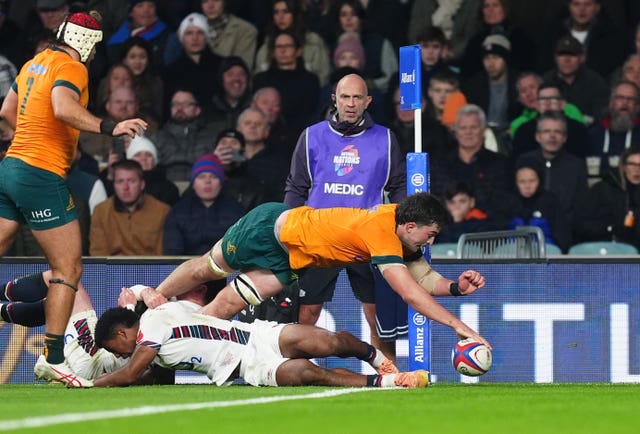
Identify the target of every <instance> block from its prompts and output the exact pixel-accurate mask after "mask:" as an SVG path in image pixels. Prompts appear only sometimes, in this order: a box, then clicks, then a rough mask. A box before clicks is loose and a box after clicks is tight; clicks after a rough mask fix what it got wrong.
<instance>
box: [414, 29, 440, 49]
mask: <svg viewBox="0 0 640 434" xmlns="http://www.w3.org/2000/svg"><path fill="white" fill-rule="evenodd" d="M434 41H435V42H440V43H441V44H442V45H446V44H447V37H446V36H445V35H444V32H443V31H442V29H441V28H440V27H437V26H431V27H427V28H426V29H424V30H422V31H421V32H420V33H418V34H417V35H416V44H426V43H427V42H434Z"/></svg>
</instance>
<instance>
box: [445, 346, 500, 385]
mask: <svg viewBox="0 0 640 434" xmlns="http://www.w3.org/2000/svg"><path fill="white" fill-rule="evenodd" d="M451 363H452V364H453V367H454V368H455V370H456V371H458V372H459V373H461V374H462V375H467V376H469V377H477V376H479V375H482V374H485V373H486V372H487V371H488V370H489V369H490V368H491V350H490V349H489V348H487V347H486V346H485V345H484V344H482V343H480V342H478V341H476V340H473V339H471V338H468V339H463V340H461V341H458V342H457V343H456V345H455V346H454V347H453V350H452V351H451Z"/></svg>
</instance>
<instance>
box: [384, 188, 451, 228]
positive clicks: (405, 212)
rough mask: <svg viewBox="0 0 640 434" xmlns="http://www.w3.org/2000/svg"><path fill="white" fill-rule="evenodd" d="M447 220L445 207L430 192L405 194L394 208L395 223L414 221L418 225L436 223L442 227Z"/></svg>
mask: <svg viewBox="0 0 640 434" xmlns="http://www.w3.org/2000/svg"><path fill="white" fill-rule="evenodd" d="M448 220H449V213H448V212H447V209H446V208H445V207H444V205H442V202H440V200H439V199H438V198H437V197H435V196H434V195H432V194H430V193H415V194H412V195H411V196H407V197H406V198H405V199H404V200H403V201H402V202H400V203H399V204H398V207H397V208H396V225H401V224H404V223H409V222H415V223H416V224H417V225H420V226H424V225H433V224H436V225H438V226H440V227H441V228H442V227H443V226H444V225H445V224H446V223H447V221H448Z"/></svg>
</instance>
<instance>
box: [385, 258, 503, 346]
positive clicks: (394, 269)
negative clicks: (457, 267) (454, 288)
mask: <svg viewBox="0 0 640 434" xmlns="http://www.w3.org/2000/svg"><path fill="white" fill-rule="evenodd" d="M463 274H464V273H463ZM382 276H383V277H384V278H385V280H386V281H387V282H388V283H389V285H390V286H391V288H392V289H393V290H394V291H396V292H397V293H398V295H400V297H402V299H403V300H404V301H405V303H407V304H408V305H409V306H411V307H413V308H414V309H415V310H416V311H417V312H419V313H421V314H422V315H424V316H425V317H427V318H429V319H431V320H433V321H436V322H439V323H440V324H443V325H446V326H448V327H451V328H452V329H453V330H454V331H455V332H456V334H457V335H458V336H459V337H461V338H474V339H475V340H477V341H480V342H482V343H483V344H485V345H486V346H487V347H489V348H491V345H490V344H489V342H488V341H487V340H486V339H485V338H483V337H482V336H480V335H479V334H478V333H476V332H475V331H474V330H472V329H471V328H470V327H469V326H467V325H466V324H465V323H463V322H462V321H460V319H459V318H457V317H456V316H455V315H453V314H452V313H451V312H449V311H448V310H447V309H445V308H444V306H442V305H441V304H440V303H438V302H437V301H436V299H435V298H434V297H433V296H431V295H430V294H428V293H427V292H426V291H425V290H424V289H423V288H422V287H421V286H420V285H418V283H417V282H416V281H415V280H414V279H413V277H412V276H411V273H409V270H407V268H406V267H404V266H402V265H401V264H398V265H394V266H387V267H384V269H383V271H382ZM445 280H446V279H445ZM449 282H450V281H449Z"/></svg>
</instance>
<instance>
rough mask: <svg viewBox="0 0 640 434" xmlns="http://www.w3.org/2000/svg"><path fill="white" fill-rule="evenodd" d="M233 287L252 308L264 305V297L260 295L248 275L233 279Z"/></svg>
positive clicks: (240, 275)
mask: <svg viewBox="0 0 640 434" xmlns="http://www.w3.org/2000/svg"><path fill="white" fill-rule="evenodd" d="M231 287H232V288H233V289H234V290H235V291H236V293H237V294H238V295H239V296H240V298H241V299H242V300H243V301H244V302H245V303H247V304H250V305H252V306H257V305H259V304H260V303H262V297H260V294H258V290H257V289H256V287H255V285H254V283H253V281H252V280H251V279H250V278H249V276H247V275H246V274H244V273H242V274H239V275H238V276H237V277H236V278H235V279H233V280H232V281H231Z"/></svg>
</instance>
